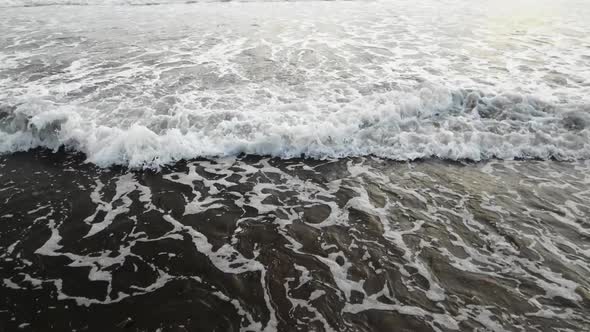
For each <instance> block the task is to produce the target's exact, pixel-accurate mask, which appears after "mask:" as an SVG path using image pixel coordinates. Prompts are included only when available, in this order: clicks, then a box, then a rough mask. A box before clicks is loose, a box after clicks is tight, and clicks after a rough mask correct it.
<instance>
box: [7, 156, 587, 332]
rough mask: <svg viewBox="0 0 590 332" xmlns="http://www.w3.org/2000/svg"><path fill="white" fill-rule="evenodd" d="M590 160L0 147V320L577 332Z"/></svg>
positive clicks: (110, 327) (57, 326) (167, 327)
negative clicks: (152, 158)
mask: <svg viewBox="0 0 590 332" xmlns="http://www.w3.org/2000/svg"><path fill="white" fill-rule="evenodd" d="M589 215H590V163H589V162H572V163H568V162H554V161H497V160H492V161H488V162H482V163H453V162H445V161H437V160H429V161H418V162H412V163H401V162H393V161H386V160H382V159H376V158H349V159H340V160H325V161H317V160H302V159H293V160H280V159H273V158H262V157H251V156H247V157H242V158H231V159H218V160H205V159H202V160H193V161H190V162H184V161H183V162H179V163H177V164H176V165H174V166H172V167H166V168H163V169H161V170H160V171H149V170H146V171H129V170H127V169H124V168H111V169H100V168H97V167H95V166H93V165H92V164H86V163H84V157H83V156H81V155H75V154H69V153H64V152H58V153H51V152H47V151H43V150H36V151H34V152H28V153H16V154H12V155H8V156H2V157H0V331H21V330H22V331H50V330H51V331H70V330H71V331H239V330H244V331H261V330H266V331H274V330H280V331H331V330H332V331H451V330H464V331H471V330H478V331H558V330H559V331H584V330H588V329H590V319H589V318H588V317H590V223H589V220H588V218H589V217H588V216H589Z"/></svg>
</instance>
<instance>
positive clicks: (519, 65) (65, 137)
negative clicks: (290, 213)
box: [0, 0, 590, 168]
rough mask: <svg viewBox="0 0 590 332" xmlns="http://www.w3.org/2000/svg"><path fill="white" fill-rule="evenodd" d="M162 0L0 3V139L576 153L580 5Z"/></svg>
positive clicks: (183, 153) (587, 87)
mask: <svg viewBox="0 0 590 332" xmlns="http://www.w3.org/2000/svg"><path fill="white" fill-rule="evenodd" d="M172 2H175V4H160V5H151V6H131V5H130V4H143V3H145V4H151V3H152V2H151V1H143V0H141V1H118V0H116V1H106V2H104V1H96V0H93V1H79V0H75V1H70V0H63V1H62V0H59V1H45V0H39V1H21V0H19V1H12V2H8V4H9V5H13V6H17V7H8V8H3V10H2V13H1V14H0V15H1V16H0V19H1V23H0V24H1V25H0V29H1V31H2V38H1V39H0V43H1V44H0V49H1V50H2V51H1V53H0V101H1V106H0V107H1V111H0V117H1V120H0V121H1V122H0V152H3V153H6V152H13V151H26V150H28V149H30V148H33V147H47V148H50V149H57V148H59V147H61V146H65V147H66V148H68V149H71V150H75V151H79V152H82V153H84V154H86V156H87V159H88V161H90V162H92V163H95V164H97V165H100V166H109V165H113V164H116V165H128V166H131V167H134V168H137V167H139V168H141V167H157V166H160V165H163V164H169V163H172V162H174V161H177V160H180V159H187V158H195V157H215V156H234V155H239V154H241V153H246V154H258V155H271V156H276V157H281V158H289V157H300V156H302V155H305V156H308V157H312V158H330V157H348V156H367V155H375V156H379V157H383V158H388V159H394V160H414V159H418V158H433V157H434V158H441V159H451V160H459V159H469V160H487V159H490V158H502V159H514V158H525V159H527V158H532V159H537V158H540V159H549V158H555V159H558V160H576V159H587V158H588V157H590V145H589V143H588V142H589V137H590V136H589V132H588V130H589V129H588V126H589V124H590V118H589V107H590V106H589V105H590V101H589V98H590V97H589V96H590V66H589V65H588V64H589V63H590V48H589V45H590V37H589V34H588V30H589V25H590V23H588V20H587V18H588V17H590V9H589V6H588V5H587V4H586V3H585V2H584V1H582V2H576V1H565V2H555V1H547V2H541V3H539V2H538V1H535V2H532V1H531V2H526V1H525V2H518V4H511V2H508V1H506V2H497V1H489V2H487V1H483V2H481V3H478V4H477V5H474V4H472V3H471V2H469V1H443V2H439V1H422V2H420V3H418V4H415V3H413V2H412V1H386V2H365V1H351V2H311V3H310V2H294V3H292V2H279V3H276V2H254V3H231V2H230V3H225V2H223V3H219V2H215V3H192V4H176V2H177V1H172ZM60 3H64V4H80V6H58V5H56V6H35V5H42V4H60ZM99 3H106V4H110V3H113V4H120V5H102V6H94V5H83V4H99ZM156 3H157V2H156ZM164 3H166V1H164ZM19 4H20V5H32V6H33V7H22V6H20V7H18V5H19Z"/></svg>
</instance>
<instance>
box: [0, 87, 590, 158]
mask: <svg viewBox="0 0 590 332" xmlns="http://www.w3.org/2000/svg"><path fill="white" fill-rule="evenodd" d="M86 113H89V112H87V111H86V110H84V109H80V108H77V107H76V106H57V105H54V104H48V103H39V102H37V103H34V102H30V103H23V104H20V105H16V106H4V107H3V108H2V109H1V110H0V118H1V119H0V128H1V131H0V152H2V153H9V152H14V151H24V150H28V149H31V148H35V147H46V148H50V149H58V148H59V147H62V146H64V147H66V148H68V149H73V150H77V151H80V152H83V153H85V154H86V155H87V157H88V161H90V162H92V163H95V164H97V165H99V166H109V165H114V164H116V165H126V166H130V167H154V166H155V167H157V166H160V165H163V164H167V163H171V162H174V161H176V160H180V159H189V158H195V157H214V156H228V155H238V154H242V153H244V154H257V155H271V156H276V157H281V158H292V157H300V156H306V157H311V158H332V157H334V158H339V157H348V156H363V155H375V156H379V157H383V158H389V159H394V160H414V159H419V158H442V159H450V160H461V159H468V160H474V161H479V160H484V159H489V158H500V159H514V158H524V159H528V158H540V159H548V158H555V159H558V160H575V159H587V158H589V157H590V129H589V126H590V116H589V115H588V110H587V107H586V106H584V105H552V104H549V103H545V102H543V101H541V100H539V99H538V98H535V97H532V96H522V95H516V94H501V95H486V94H484V93H482V92H480V91H469V90H457V91H448V90H445V89H434V88H423V89H420V90H418V91H415V92H387V93H382V94H376V95H371V96H365V97H361V98H359V99H357V100H354V101H352V102H349V103H342V104H332V105H323V108H322V109H320V108H319V105H313V104H285V105H283V106H281V107H277V108H275V109H272V110H266V111H251V112H239V111H232V110H215V111H212V110H204V111H202V112H200V113H194V112H193V114H191V117H190V118H191V121H184V122H183V121H172V119H161V120H158V118H154V119H153V121H152V122H151V123H150V124H149V125H143V124H142V125H140V124H132V125H128V126H123V125H122V126H120V127H117V126H113V125H104V124H101V123H100V122H99V120H97V118H95V117H88V118H85V117H84V114H86ZM186 117H187V116H186V114H185V115H184V118H186ZM93 119H94V120H93Z"/></svg>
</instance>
